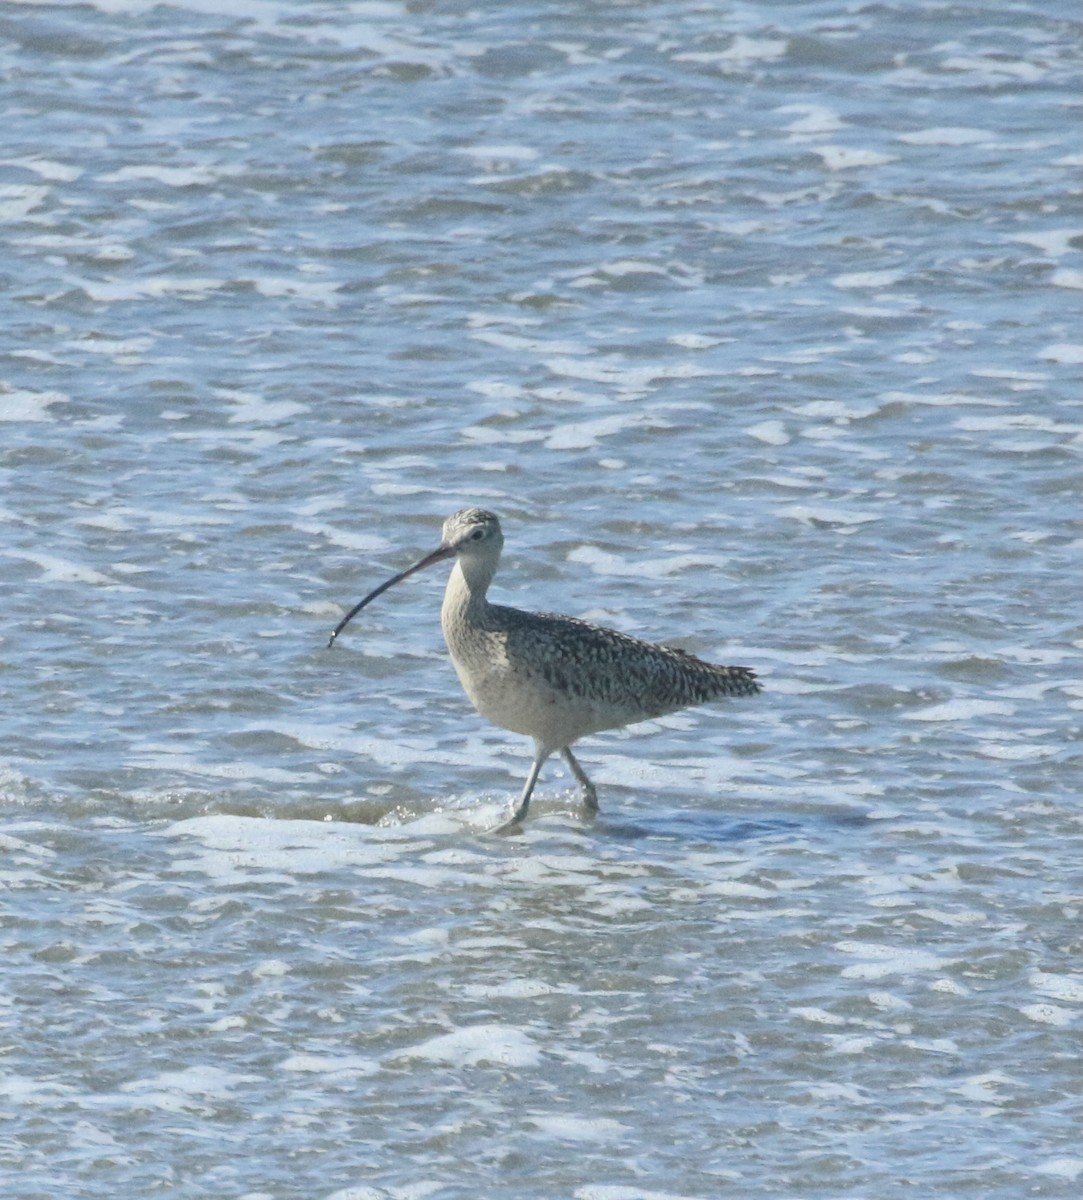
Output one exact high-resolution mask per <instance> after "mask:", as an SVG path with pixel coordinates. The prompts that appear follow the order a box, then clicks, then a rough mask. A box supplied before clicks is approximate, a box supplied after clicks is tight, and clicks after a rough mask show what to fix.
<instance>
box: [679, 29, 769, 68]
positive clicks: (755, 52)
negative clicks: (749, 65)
mask: <svg viewBox="0 0 1083 1200" xmlns="http://www.w3.org/2000/svg"><path fill="white" fill-rule="evenodd" d="M788 47H789V42H787V41H785V40H783V39H782V38H752V37H745V35H744V34H740V33H739V34H737V36H736V37H735V38H734V39H733V41H732V42H731V43H730V44H729V45H728V46H727V47H726V49H725V50H689V51H686V52H685V53H683V54H674V55H673V61H674V62H690V63H704V64H706V65H716V66H730V65H732V64H734V63H744V62H758V61H761V60H763V59H772V58H781V57H782V56H783V55H784V54H785V53H786V50H787V49H788Z"/></svg>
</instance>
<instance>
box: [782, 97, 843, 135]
mask: <svg viewBox="0 0 1083 1200" xmlns="http://www.w3.org/2000/svg"><path fill="white" fill-rule="evenodd" d="M775 111H776V112H779V113H802V114H803V115H802V116H800V117H798V118H797V120H795V121H791V122H790V123H789V125H787V126H785V129H786V132H787V133H792V134H796V135H797V136H799V137H813V136H820V135H822V134H825V133H835V132H836V130H839V129H842V128H843V127H844V126H845V124H846V122H845V121H844V120H843V119H842V118H841V117H840V116H839V114H838V113H837V112H836V111H835V110H834V109H833V108H827V107H826V106H825V105H823V104H786V105H783V107H782V108H778V109H776V110H775Z"/></svg>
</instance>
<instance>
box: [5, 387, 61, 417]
mask: <svg viewBox="0 0 1083 1200" xmlns="http://www.w3.org/2000/svg"><path fill="white" fill-rule="evenodd" d="M68 400H69V397H68V396H65V395H64V393H63V392H32V391H29V390H28V389H26V388H13V389H11V390H9V391H0V421H51V420H53V416H52V414H51V413H50V412H49V411H48V410H49V406H50V405H51V404H67V403H68Z"/></svg>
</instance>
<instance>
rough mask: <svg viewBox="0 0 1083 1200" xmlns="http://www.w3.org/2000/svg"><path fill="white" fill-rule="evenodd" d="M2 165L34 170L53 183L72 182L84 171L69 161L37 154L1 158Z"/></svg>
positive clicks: (0, 164)
mask: <svg viewBox="0 0 1083 1200" xmlns="http://www.w3.org/2000/svg"><path fill="white" fill-rule="evenodd" d="M0 166H5V167H23V168H24V169H25V170H27V171H33V172H34V174H35V175H37V176H39V178H41V179H48V180H49V181H50V182H51V183H72V182H74V181H75V180H76V179H78V178H79V176H80V175H82V173H83V170H82V168H81V167H73V166H71V165H70V164H69V163H62V162H57V161H56V160H55V159H52V158H39V157H38V156H37V155H24V156H23V157H21V158H0Z"/></svg>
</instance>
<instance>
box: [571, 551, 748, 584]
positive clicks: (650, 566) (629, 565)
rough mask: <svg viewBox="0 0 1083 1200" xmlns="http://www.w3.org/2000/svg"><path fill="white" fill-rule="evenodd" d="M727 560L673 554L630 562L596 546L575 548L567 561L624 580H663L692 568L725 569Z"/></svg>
mask: <svg viewBox="0 0 1083 1200" xmlns="http://www.w3.org/2000/svg"><path fill="white" fill-rule="evenodd" d="M728 561H729V560H728V559H727V558H724V557H723V556H721V555H717V554H674V555H670V556H669V557H667V558H655V559H644V558H636V559H634V560H629V559H625V558H622V557H621V556H620V555H619V554H611V553H610V552H609V551H607V550H601V549H599V548H598V547H597V546H577V547H576V548H575V549H574V550H570V551H569V552H568V562H574V563H584V564H585V565H586V566H588V567H590V569H591V570H592V571H593V572H594V574H595V575H606V576H611V577H614V578H627V579H665V578H667V577H668V576H670V575H675V574H677V573H678V572H680V571H686V570H688V569H689V568H692V567H724V566H725V565H726V563H727V562H728Z"/></svg>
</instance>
